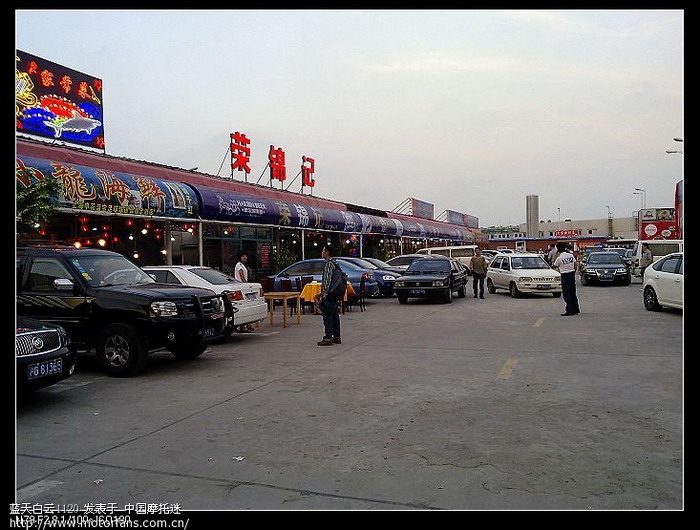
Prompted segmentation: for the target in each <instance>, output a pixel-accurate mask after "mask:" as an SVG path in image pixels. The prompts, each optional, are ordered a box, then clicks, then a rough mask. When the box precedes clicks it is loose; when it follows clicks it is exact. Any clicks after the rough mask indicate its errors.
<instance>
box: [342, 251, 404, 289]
mask: <svg viewBox="0 0 700 530" xmlns="http://www.w3.org/2000/svg"><path fill="white" fill-rule="evenodd" d="M335 259H336V260H343V261H347V262H349V263H353V264H355V265H357V266H358V267H362V268H363V269H369V270H370V271H372V274H374V279H375V280H376V281H377V287H378V289H377V291H376V292H375V294H374V296H376V297H380V296H392V295H393V294H394V281H396V278H398V277H399V276H401V274H399V273H398V272H394V271H387V270H382V269H380V268H379V267H378V266H377V265H375V264H374V263H372V262H371V261H369V260H368V259H364V258H353V257H345V256H340V257H337V258H335Z"/></svg>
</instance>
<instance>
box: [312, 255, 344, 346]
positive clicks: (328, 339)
mask: <svg viewBox="0 0 700 530" xmlns="http://www.w3.org/2000/svg"><path fill="white" fill-rule="evenodd" d="M331 255H332V249H331V247H330V245H326V246H324V247H323V250H321V257H322V258H323V259H325V260H326V264H325V265H324V267H323V278H322V279H321V293H320V294H318V295H317V301H318V307H319V309H321V314H322V315H323V330H324V335H323V339H322V340H321V341H320V342H318V343H317V344H318V345H319V346H331V345H333V344H340V343H341V340H340V314H339V313H338V302H339V301H340V297H339V296H338V295H337V294H335V293H333V292H332V290H331V281H332V280H333V274H334V272H335V270H336V269H338V270H340V266H339V265H338V264H337V263H336V261H335V260H334V259H332V258H331Z"/></svg>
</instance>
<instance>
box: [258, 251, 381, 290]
mask: <svg viewBox="0 0 700 530" xmlns="http://www.w3.org/2000/svg"><path fill="white" fill-rule="evenodd" d="M337 263H338V265H339V266H340V268H341V269H342V270H343V272H345V274H347V275H348V281H349V282H350V284H351V285H352V288H353V289H354V290H355V292H356V293H359V292H360V281H361V280H362V277H364V278H365V296H373V295H375V293H376V292H377V291H378V290H379V286H378V285H377V280H375V279H374V274H373V273H372V271H371V270H370V269H364V268H362V267H358V266H357V265H355V264H354V263H350V262H348V261H343V260H337ZM325 264H326V260H324V259H322V258H312V259H306V260H303V261H297V262H296V263H292V264H291V265H289V266H288V267H286V268H284V269H282V270H281V271H280V272H278V273H277V274H273V275H270V276H268V278H269V279H270V280H272V281H273V287H272V289H273V290H275V291H279V290H281V289H282V282H281V281H280V280H281V279H282V278H285V279H292V280H294V279H296V278H301V276H313V278H314V280H315V281H317V282H320V281H321V280H322V279H323V267H324V265H325Z"/></svg>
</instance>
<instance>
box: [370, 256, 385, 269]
mask: <svg viewBox="0 0 700 530" xmlns="http://www.w3.org/2000/svg"><path fill="white" fill-rule="evenodd" d="M364 259H365V260H367V261H369V262H370V263H374V264H375V265H376V266H377V267H379V268H380V269H383V268H384V267H391V265H389V264H388V263H387V262H386V261H382V260H380V259H377V258H364Z"/></svg>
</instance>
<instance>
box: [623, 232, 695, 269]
mask: <svg viewBox="0 0 700 530" xmlns="http://www.w3.org/2000/svg"><path fill="white" fill-rule="evenodd" d="M643 243H647V244H648V245H649V250H651V255H652V260H653V261H656V260H657V259H659V258H661V257H663V256H665V255H666V254H671V253H673V252H683V240H682V239H648V240H644V241H642V240H640V241H637V242H636V243H635V244H634V254H633V255H632V275H633V276H639V275H640V274H641V270H640V267H639V262H640V261H641V259H642V244H643Z"/></svg>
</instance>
